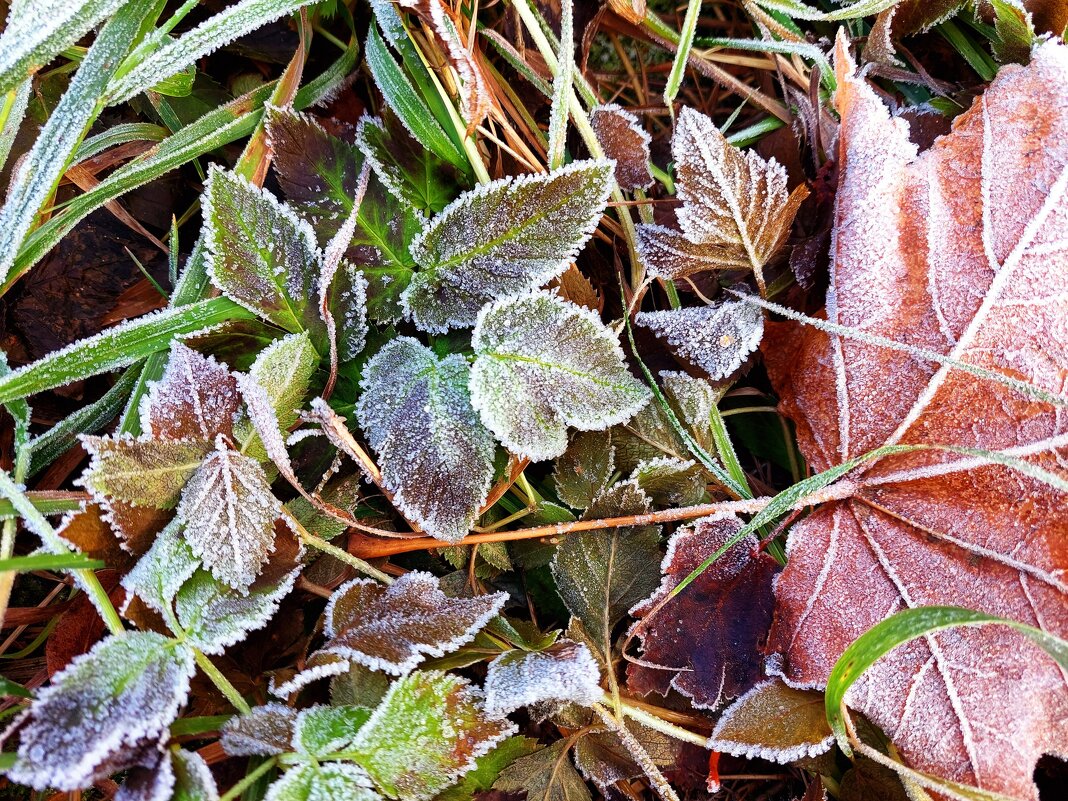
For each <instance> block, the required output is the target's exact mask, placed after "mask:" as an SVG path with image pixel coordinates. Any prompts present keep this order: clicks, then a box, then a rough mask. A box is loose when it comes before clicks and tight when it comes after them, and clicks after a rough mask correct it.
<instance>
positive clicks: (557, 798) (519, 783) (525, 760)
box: [493, 740, 592, 801]
mask: <svg viewBox="0 0 1068 801" xmlns="http://www.w3.org/2000/svg"><path fill="white" fill-rule="evenodd" d="M568 745H569V742H568V741H567V740H557V741H556V742H555V743H553V744H552V745H549V746H546V747H545V748H542V749H541V750H539V751H535V752H534V753H533V754H531V755H530V756H525V757H521V758H519V759H517V760H516V761H515V762H513V763H512V764H511V765H509V766H508V767H507V768H505V769H504V770H503V771H501V775H500V777H499V778H498V779H497V781H496V782H495V783H494V785H493V788H494V789H495V790H504V791H505V792H509V793H518V792H524V791H525V792H526V794H527V801H591V798H592V796H591V795H590V790H589V788H588V787H587V786H586V782H585V781H583V779H582V776H581V775H580V774H579V772H578V771H577V770H575V768H574V766H573V765H572V764H571V760H570V759H568V754H567V752H568Z"/></svg>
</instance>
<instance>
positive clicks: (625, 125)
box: [590, 103, 653, 192]
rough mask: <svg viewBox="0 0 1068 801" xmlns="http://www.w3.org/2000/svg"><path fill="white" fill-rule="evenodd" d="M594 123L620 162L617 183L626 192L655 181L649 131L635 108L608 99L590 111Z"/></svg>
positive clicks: (611, 154)
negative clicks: (650, 170)
mask: <svg viewBox="0 0 1068 801" xmlns="http://www.w3.org/2000/svg"><path fill="white" fill-rule="evenodd" d="M590 126H591V127H592V128H593V132H594V133H595V134H596V135H597V141H598V142H599V143H600V144H601V149H603V150H604V154H605V155H606V156H608V158H610V159H614V160H615V162H616V183H618V184H619V188H620V189H622V190H623V191H625V192H630V191H633V190H635V189H648V188H649V187H650V186H652V185H653V176H652V173H650V172H649V142H650V141H651V139H650V138H649V134H648V132H646V130H645V129H644V128H642V127H641V124H640V123H639V122H638V118H637V117H636V116H634V115H633V114H632V113H631V112H629V111H627V110H626V109H624V108H622V107H621V106H618V105H616V104H615V103H608V104H606V105H603V106H597V107H596V108H594V109H592V110H591V111H590Z"/></svg>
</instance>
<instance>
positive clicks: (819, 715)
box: [708, 679, 834, 765]
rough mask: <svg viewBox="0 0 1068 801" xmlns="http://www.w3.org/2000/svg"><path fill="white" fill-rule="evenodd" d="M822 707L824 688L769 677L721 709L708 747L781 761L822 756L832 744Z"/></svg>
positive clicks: (733, 753)
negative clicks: (803, 686)
mask: <svg viewBox="0 0 1068 801" xmlns="http://www.w3.org/2000/svg"><path fill="white" fill-rule="evenodd" d="M824 706H825V705H824V703H823V693H819V692H814V691H813V690H798V689H794V688H793V687H790V686H789V685H787V684H786V683H785V682H783V681H782V680H781V679H772V680H771V681H766V682H764V683H762V684H758V685H757V686H756V687H754V688H753V689H751V690H750V691H749V692H747V693H746V694H745V695H743V696H741V697H739V698H738V700H737V701H735V702H734V703H733V704H731V705H730V707H728V708H727V709H726V710H725V711H724V712H723V715H722V716H721V717H720V719H719V721H718V722H717V723H716V728H715V730H714V731H713V732H712V738H711V739H710V740H709V741H708V747H709V748H712V749H715V750H716V751H722V752H724V753H727V754H731V755H733V756H738V757H746V758H747V759H767V760H769V761H770V762H778V763H779V764H780V765H786V764H788V763H790V762H794V761H796V760H798V759H804V758H805V757H809V758H811V757H815V756H819V755H820V754H822V753H824V752H825V751H827V750H828V749H829V748H830V747H831V746H832V745H834V735H833V734H832V733H831V727H830V724H828V723H827V712H826V710H825V708H824Z"/></svg>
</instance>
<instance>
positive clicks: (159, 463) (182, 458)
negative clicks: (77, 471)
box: [80, 436, 211, 509]
mask: <svg viewBox="0 0 1068 801" xmlns="http://www.w3.org/2000/svg"><path fill="white" fill-rule="evenodd" d="M82 445H83V446H84V447H85V449H86V450H87V451H89V454H90V456H92V459H91V460H90V462H89V467H88V468H87V469H86V471H85V473H83V474H82V477H81V479H80V483H81V484H82V486H84V487H85V488H86V489H87V490H89V492H90V493H92V495H93V497H94V498H95V499H96V500H97V501H98V502H99V503H101V504H103V505H104V506H105V507H109V504H110V502H111V501H122V502H124V503H128V504H133V505H135V506H148V507H151V508H154V509H172V508H174V506H175V504H177V503H178V499H179V497H180V496H181V493H182V488H183V487H185V485H186V482H187V481H188V480H189V478H190V477H191V476H192V475H193V474H194V472H195V471H196V470H197V468H198V467H200V464H201V461H202V460H203V459H204V457H205V456H206V455H207V454H208V453H209V452H210V451H211V443H210V441H207V440H174V441H170V440H155V439H148V438H144V437H142V438H139V439H134V438H133V437H130V436H122V437H82Z"/></svg>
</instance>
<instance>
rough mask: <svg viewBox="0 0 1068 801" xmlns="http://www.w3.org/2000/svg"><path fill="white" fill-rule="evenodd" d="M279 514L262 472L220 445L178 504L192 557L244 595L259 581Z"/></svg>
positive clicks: (189, 484) (194, 475)
mask: <svg viewBox="0 0 1068 801" xmlns="http://www.w3.org/2000/svg"><path fill="white" fill-rule="evenodd" d="M281 513H282V504H281V503H280V502H279V501H278V499H277V498H275V497H274V494H273V493H272V492H271V484H270V482H269V481H268V480H267V476H266V475H265V474H264V472H263V468H262V467H260V465H259V463H258V462H256V460H255V459H251V458H249V457H248V456H244V455H242V454H240V453H238V452H237V451H234V450H231V449H230V448H229V447H228V446H227V444H226V443H225V442H224V441H222V439H219V440H217V441H216V446H215V450H214V451H212V452H211V454H210V455H208V457H207V458H205V459H204V463H203V464H202V465H201V466H200V468H199V469H197V471H196V473H194V474H193V477H192V478H191V479H190V480H189V483H188V484H187V485H186V487H185V490H184V491H183V492H182V500H181V502H180V503H179V504H178V517H179V518H181V519H182V521H184V523H185V537H186V540H188V542H189V545H190V546H191V547H192V549H193V553H194V554H195V555H196V556H197V557H198V558H199V559H200V560H201V561H203V562H204V565H205V567H207V568H208V569H209V570H210V571H211V572H212V573H213V574H214V575H215V576H216V577H217V578H218V579H219V580H221V581H225V582H226V583H227V584H229V585H230V586H231V587H234V588H235V589H236V588H241V589H244V588H245V587H247V586H248V585H249V584H251V583H252V582H253V580H255V578H256V576H257V575H259V572H260V570H261V569H262V567H263V564H264V563H265V562H266V561H267V556H268V554H270V553H271V551H273V550H274V521H275V519H277V517H278V516H279V515H280V514H281Z"/></svg>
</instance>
